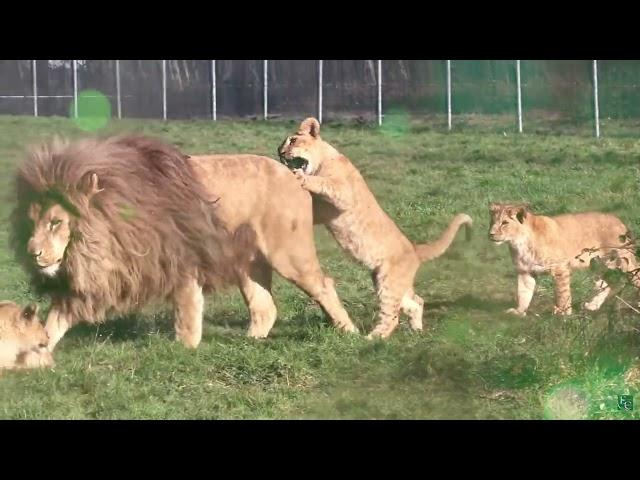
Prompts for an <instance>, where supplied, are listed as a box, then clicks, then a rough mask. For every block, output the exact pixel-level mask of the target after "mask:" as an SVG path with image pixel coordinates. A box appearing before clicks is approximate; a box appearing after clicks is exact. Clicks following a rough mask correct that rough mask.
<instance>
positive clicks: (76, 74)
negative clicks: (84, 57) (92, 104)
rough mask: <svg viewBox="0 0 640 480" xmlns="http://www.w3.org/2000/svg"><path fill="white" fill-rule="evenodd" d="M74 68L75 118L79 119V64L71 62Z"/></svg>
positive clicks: (74, 61)
mask: <svg viewBox="0 0 640 480" xmlns="http://www.w3.org/2000/svg"><path fill="white" fill-rule="evenodd" d="M71 65H72V67H73V116H74V118H78V63H77V62H76V60H71Z"/></svg>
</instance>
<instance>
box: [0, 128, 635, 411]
mask: <svg viewBox="0 0 640 480" xmlns="http://www.w3.org/2000/svg"><path fill="white" fill-rule="evenodd" d="M473 121H475V122H477V119H474V120H473ZM471 123H473V122H471ZM294 126H295V123H293V122H284V121H283V122H279V121H273V122H268V123H264V122H217V123H212V122H209V121H194V122H169V123H162V122H159V121H144V122H143V121H138V122H134V121H123V122H119V123H115V124H112V125H111V126H110V127H108V128H109V129H110V130H111V131H119V130H130V129H138V130H142V131H144V132H147V133H150V134H154V135H159V136H162V137H164V138H166V139H167V140H169V141H171V142H173V143H175V144H177V145H179V146H180V147H182V148H183V149H184V150H185V151H187V152H192V153H197V152H221V153H222V152H251V153H257V154H265V155H269V156H273V155H274V153H275V149H276V147H277V145H278V144H279V142H280V141H281V140H282V138H283V137H284V136H285V135H286V134H287V133H289V132H290V131H291V130H292V129H293V128H294ZM472 130H473V129H470V131H466V130H465V131H462V132H455V131H454V132H453V133H450V134H444V133H441V132H442V129H441V128H434V127H433V126H432V125H429V124H424V123H414V122H409V121H408V120H407V119H404V118H402V117H397V118H395V119H394V118H393V117H389V118H388V119H387V123H386V126H385V127H384V128H383V129H382V130H378V129H374V128H372V127H366V126H362V125H356V124H350V125H341V124H338V123H333V124H327V125H325V126H323V136H324V138H325V139H327V140H328V141H330V142H332V143H333V144H334V145H336V146H337V147H338V148H339V149H340V150H342V151H343V152H344V153H345V154H347V155H348V156H349V157H350V158H351V159H352V161H353V162H354V163H355V164H356V165H357V166H358V167H359V168H360V169H361V171H362V173H363V175H364V176H365V178H366V179H367V181H368V182H369V184H370V186H371V188H372V190H373V191H374V193H375V194H376V195H377V197H378V199H379V201H380V203H381V204H382V206H383V207H384V208H385V209H386V210H387V211H388V212H389V214H390V215H391V216H392V217H393V218H394V219H395V220H396V221H397V223H398V224H399V225H400V227H401V228H402V229H403V230H404V231H405V232H406V233H407V235H408V236H409V237H410V238H412V239H414V240H428V239H433V238H435V237H437V236H438V235H439V234H440V232H441V231H442V229H443V228H444V227H445V225H446V224H447V222H448V220H449V219H450V218H451V216H452V215H453V214H455V213H458V212H466V213H468V214H470V215H471V216H472V217H474V219H475V221H476V226H475V235H474V237H473V239H472V241H471V242H470V243H466V242H465V241H464V238H463V237H464V235H459V238H458V239H457V240H456V242H455V243H454V245H453V246H452V248H451V249H450V250H449V252H448V253H447V254H446V255H445V256H443V257H441V258H440V259H438V260H436V261H433V262H431V263H429V264H426V265H424V266H423V267H422V268H421V270H420V271H419V274H418V278H417V282H416V290H417V292H418V293H419V294H420V295H421V296H423V297H424V298H425V300H426V309H425V319H424V321H425V325H426V330H425V331H424V333H422V334H413V333H411V332H410V331H409V329H408V327H407V325H406V321H405V322H403V324H402V325H401V327H400V328H399V329H398V330H397V332H396V333H395V334H394V336H393V337H392V338H391V339H390V340H389V341H387V342H367V341H366V340H364V338H361V337H353V336H348V337H345V336H342V335H340V334H337V333H336V332H334V330H333V329H332V328H331V327H329V326H328V325H327V322H326V321H325V319H324V318H323V315H322V313H321V311H320V310H319V308H318V307H316V306H315V305H314V304H313V303H312V302H310V300H309V299H308V298H307V297H306V296H305V295H304V294H303V293H302V292H301V291H299V290H297V289H295V288H294V287H292V286H290V285H289V284H288V283H286V282H284V281H282V280H281V279H279V278H278V279H276V282H275V289H274V292H275V297H276V299H277V302H278V307H279V320H278V322H277V323H276V326H275V328H274V330H273V332H272V336H271V337H270V338H269V339H267V340H265V341H253V340H250V339H247V338H245V336H244V334H245V329H246V327H247V323H248V312H247V310H246V309H245V307H244V304H243V302H242V300H241V297H240V295H239V293H237V292H236V291H230V292H228V293H224V294H221V295H218V296H216V297H214V298H209V299H208V300H207V308H206V313H205V331H204V339H203V342H202V344H201V346H200V347H199V348H198V350H197V351H187V350H185V349H184V348H182V347H181V346H180V345H178V344H176V343H175V342H174V341H173V340H172V336H173V332H172V326H171V314H170V312H169V311H168V310H167V309H166V308H162V307H158V308H156V309H153V310H150V311H149V312H148V313H146V314H144V315H139V316H131V317H127V318H123V319H117V320H115V321H112V322H108V323H105V324H103V325H102V326H99V327H90V326H78V327H76V328H74V329H73V330H72V331H71V332H70V333H69V334H68V335H67V336H66V337H65V338H64V339H63V340H62V342H61V343H60V344H59V347H58V349H57V351H56V361H57V366H56V368H55V369H54V370H52V371H32V372H17V373H16V372H12V373H7V374H5V375H3V376H2V377H0V418H72V419H81V418H101V419H104V418H106V419H111V418H261V419H263V418H387V419H390V418H426V419H436V418H454V419H462V418H470V419H474V418H475V419H542V418H591V419H623V418H639V417H640V414H639V413H638V409H637V408H636V410H634V411H633V412H623V411H619V410H618V408H617V396H618V395H619V394H631V395H633V394H637V393H638V386H639V385H638V383H637V381H638V380H637V378H638V377H640V375H638V374H639V373H640V368H639V366H640V359H639V357H640V337H639V336H638V329H639V328H640V316H638V315H636V314H635V313H633V312H632V311H630V310H629V309H627V308H625V307H624V306H623V305H622V304H621V303H620V302H617V301H610V302H609V303H608V304H606V305H605V307H603V310H602V311H601V312H600V313H597V314H586V313H583V312H579V309H578V312H579V313H577V314H574V315H573V316H571V317H570V318H567V319H566V320H564V319H561V318H556V317H553V316H551V315H550V314H549V312H550V310H551V307H552V302H553V290H552V283H551V281H550V280H549V279H548V278H544V279H542V281H540V282H539V288H538V290H537V294H536V296H535V297H534V301H533V303H532V307H531V310H530V312H531V313H530V315H529V316H528V317H527V318H513V317H511V316H507V315H505V314H503V313H502V312H503V311H504V310H505V309H506V308H508V307H510V306H513V293H514V288H515V281H516V280H515V272H514V269H513V266H512V265H511V261H510V258H509V254H508V250H507V247H506V246H500V247H496V246H494V245H492V244H490V243H489V242H488V240H487V237H486V231H487V228H488V212H487V203H488V202H489V201H496V200H526V201H529V202H531V203H532V204H533V205H534V206H535V207H536V208H537V209H538V210H539V211H542V212H546V213H549V214H555V213H560V212H567V211H577V210H584V209H600V210H605V211H610V212H614V213H616V214H619V215H620V216H621V217H622V218H623V219H624V220H625V221H626V222H628V224H629V225H630V226H631V227H632V228H633V229H634V230H635V231H636V232H640V203H639V202H638V191H639V187H640V169H639V165H640V164H639V162H638V161H639V160H640V141H639V140H637V139H636V138H634V137H633V136H630V135H623V136H622V137H619V138H616V139H606V138H605V139H602V140H600V141H596V140H595V139H593V138H591V137H589V136H588V134H587V135H584V134H580V135H573V136H570V135H567V136H551V135H543V134H525V135H515V134H513V133H506V132H505V133H503V130H501V129H500V128H497V129H491V128H489V129H486V130H485V131H482V130H479V131H478V132H476V133H474V132H473V131H472ZM627 131H631V130H630V127H628V129H627ZM0 133H1V135H0V162H2V164H1V168H2V170H3V171H4V172H5V174H4V175H2V177H1V178H0V187H1V188H2V191H5V192H10V181H11V175H10V174H11V172H12V168H13V166H14V165H15V164H16V162H18V161H19V160H20V155H21V152H22V150H23V148H24V147H25V145H26V144H28V143H29V142H32V141H39V140H40V139H42V138H43V137H45V136H49V135H52V134H65V135H70V136H77V135H79V134H80V132H79V131H78V130H77V129H76V127H75V126H74V124H73V123H72V122H70V121H69V120H66V119H44V118H41V119H32V118H20V117H0ZM11 207H12V200H11V197H10V194H9V193H7V197H6V200H4V199H3V202H2V203H0V217H1V218H6V217H7V215H8V213H9V211H10V209H11ZM7 236H8V232H7V222H6V221H3V222H0V299H11V300H14V301H20V302H24V301H27V300H36V301H38V302H40V303H41V304H42V306H43V307H45V309H46V306H47V303H46V299H37V298H33V297H32V294H31V292H30V290H29V285H28V283H27V282H26V277H25V276H24V274H23V273H22V271H21V270H20V269H19V268H18V266H17V265H16V264H15V262H14V261H13V259H12V257H11V254H10V253H9V250H8V248H7ZM316 239H317V244H318V247H319V254H320V257H321V261H322V264H323V266H324V268H325V270H326V271H327V272H328V274H330V275H331V276H333V277H334V278H335V279H336V281H337V289H338V293H339V294H340V296H341V297H342V299H343V301H344V303H345V306H346V308H347V310H348V311H349V313H350V314H351V316H352V318H353V319H354V321H355V322H356V324H358V326H359V327H361V328H362V329H363V330H365V331H367V330H369V329H370V328H371V326H372V325H373V322H374V319H375V314H376V301H375V297H374V292H373V287H372V285H371V282H370V276H369V273H368V272H367V271H366V270H365V269H364V268H363V267H360V266H359V265H357V264H355V263H354V262H353V261H351V260H350V259H349V258H347V257H346V256H345V255H344V254H343V253H342V252H341V251H340V250H339V249H338V248H337V247H336V245H335V243H334V242H333V241H332V239H331V238H330V237H329V236H328V234H327V233H326V232H325V231H324V230H323V229H322V228H320V227H319V228H318V230H317V235H316ZM590 289H591V277H590V275H589V272H579V273H578V274H575V275H574V277H573V293H574V302H575V303H576V304H579V303H581V302H582V301H584V300H585V298H586V297H587V296H588V295H589V293H590ZM623 295H624V296H625V298H627V297H628V298H629V299H632V298H633V295H632V294H631V293H628V294H627V293H623ZM576 307H577V305H576ZM634 376H635V378H636V380H635V383H634V378H633V377H634ZM636 400H637V402H640V396H638V398H637V399H636Z"/></svg>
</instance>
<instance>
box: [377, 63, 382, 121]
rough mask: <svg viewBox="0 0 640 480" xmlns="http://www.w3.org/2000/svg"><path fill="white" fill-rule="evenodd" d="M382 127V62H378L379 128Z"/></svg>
mask: <svg viewBox="0 0 640 480" xmlns="http://www.w3.org/2000/svg"><path fill="white" fill-rule="evenodd" d="M380 125H382V60H378V126H380Z"/></svg>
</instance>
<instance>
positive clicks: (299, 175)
mask: <svg viewBox="0 0 640 480" xmlns="http://www.w3.org/2000/svg"><path fill="white" fill-rule="evenodd" d="M293 174H294V175H295V176H296V179H297V180H298V182H299V183H300V186H301V187H302V188H305V186H306V184H307V175H306V174H305V173H304V172H303V171H302V170H301V169H299V168H296V169H295V170H294V171H293Z"/></svg>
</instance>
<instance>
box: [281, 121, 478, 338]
mask: <svg viewBox="0 0 640 480" xmlns="http://www.w3.org/2000/svg"><path fill="white" fill-rule="evenodd" d="M319 130H320V125H319V123H318V122H317V120H315V119H313V118H310V119H307V120H305V121H304V122H302V124H301V125H300V128H299V130H298V132H297V133H296V134H295V135H292V136H290V137H287V139H286V140H285V141H284V142H283V144H282V145H281V146H280V149H279V154H280V157H281V158H282V159H283V160H284V161H285V162H289V161H292V160H295V159H303V160H304V161H306V162H307V163H306V165H305V166H303V168H302V169H301V170H296V171H295V172H296V175H297V177H298V178H299V180H300V182H301V184H302V186H303V187H304V188H305V189H306V190H308V191H309V192H311V193H312V194H314V220H315V222H316V223H323V224H325V225H326V227H327V228H328V230H329V231H330V232H331V234H332V235H333V237H334V238H335V239H336V241H337V242H338V244H339V245H340V246H341V247H342V248H343V249H344V250H345V251H347V252H348V253H349V254H351V255H352V256H353V257H354V258H356V259H357V260H359V261H360V262H361V263H363V264H364V265H366V266H367V267H368V268H370V269H371V270H372V271H373V279H374V283H375V286H376V290H377V294H378V297H379V299H380V320H379V322H378V324H377V325H376V326H375V328H374V329H373V331H372V333H371V334H370V336H379V337H382V338H386V337H388V336H389V335H391V333H392V332H393V330H394V329H395V328H396V326H397V324H398V316H399V313H400V311H401V310H402V311H403V312H404V313H406V314H407V315H408V316H409V318H410V325H411V327H412V328H413V329H415V330H421V329H422V313H423V304H424V301H423V299H422V298H421V297H419V296H418V295H416V294H415V292H414V291H413V282H414V279H415V275H416V272H417V271H418V268H419V267H420V265H421V263H422V262H424V261H427V260H431V259H434V258H436V257H438V256H440V255H442V254H443V253H444V252H445V251H446V249H447V248H448V247H449V245H450V244H451V242H452V241H453V239H454V237H455V235H456V232H457V231H458V229H459V228H460V227H461V226H462V225H467V226H469V225H471V218H470V217H469V216H468V215H465V214H460V215H457V216H456V217H455V218H454V219H453V221H452V222H451V223H450V225H449V226H448V228H447V229H446V230H445V232H444V233H443V235H442V237H441V238H440V239H439V240H437V241H436V242H433V243H430V244H414V243H412V242H411V241H410V240H409V239H408V238H407V237H406V236H405V235H404V234H403V233H402V231H401V230H400V229H399V228H398V226H397V225H396V224H395V222H394V221H393V220H392V219H391V218H390V217H389V215H387V213H386V212H385V211H384V210H383V209H382V208H381V207H380V205H379V204H378V202H377V201H376V199H375V197H374V195H373V193H371V190H370V189H369V187H368V185H367V183H366V182H365V180H364V178H363V177H362V175H361V174H360V172H359V171H358V169H357V168H356V167H355V166H354V165H353V164H352V163H351V162H350V161H349V159H348V158H347V157H346V156H344V155H342V154H340V153H339V152H338V151H337V150H336V149H335V148H334V147H332V146H331V145H329V144H328V143H327V142H324V141H323V140H322V139H321V138H320V135H319Z"/></svg>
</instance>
